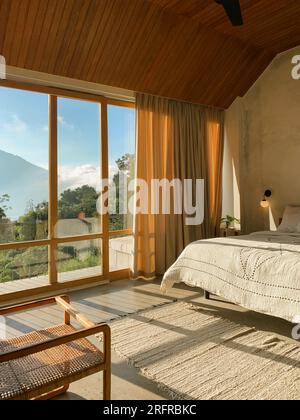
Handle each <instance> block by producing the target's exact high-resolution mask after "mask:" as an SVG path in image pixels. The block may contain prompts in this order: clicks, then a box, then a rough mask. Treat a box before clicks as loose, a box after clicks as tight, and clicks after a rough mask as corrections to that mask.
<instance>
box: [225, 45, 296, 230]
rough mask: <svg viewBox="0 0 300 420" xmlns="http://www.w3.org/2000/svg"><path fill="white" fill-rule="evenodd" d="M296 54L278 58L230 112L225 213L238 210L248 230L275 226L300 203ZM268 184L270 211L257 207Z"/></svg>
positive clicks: (227, 128) (228, 120) (228, 113)
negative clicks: (287, 210)
mask: <svg viewBox="0 0 300 420" xmlns="http://www.w3.org/2000/svg"><path fill="white" fill-rule="evenodd" d="M296 54H300V47H299V48H296V49H293V50H290V51H288V52H286V53H284V54H281V55H279V56H278V57H276V58H275V59H274V61H273V62H272V63H271V65H270V66H269V67H268V69H267V70H266V71H265V72H264V74H263V75H262V76H261V77H260V79H259V80H258V81H257V82H256V83H255V85H254V86H253V87H252V88H251V89H250V90H249V91H248V93H247V94H246V95H245V96H244V97H243V98H238V99H237V100H236V101H235V102H234V104H233V105H232V106H231V107H230V108H229V109H228V110H227V111H226V148H227V153H226V154H225V163H224V177H225V181H224V208H223V212H225V213H226V209H227V208H228V209H229V208H231V209H233V211H234V213H235V215H236V216H237V215H238V212H239V211H240V212H241V219H242V229H243V231H244V232H247V233H248V232H251V231H256V230H264V229H270V228H275V225H276V224H278V221H279V218H280V217H281V216H282V214H283V210H284V207H285V206H286V205H288V204H299V205H300V80H299V81H295V80H294V79H293V78H292V77H291V70H292V68H293V65H292V64H291V61H292V57H293V56H294V55H296ZM226 148H225V150H226ZM228 150H229V152H228ZM228 159H229V160H228ZM232 163H233V164H232ZM233 165H234V166H235V168H236V172H237V182H235V180H234V174H233V170H232V166H233ZM230 168H231V169H230ZM235 184H237V185H238V188H234V185H235ZM268 188H270V189H271V190H272V191H273V197H272V199H271V201H270V204H271V208H270V210H268V209H262V208H261V207H260V205H259V204H260V200H261V199H262V195H263V192H264V191H265V190H266V189H268ZM239 195H240V197H239Z"/></svg>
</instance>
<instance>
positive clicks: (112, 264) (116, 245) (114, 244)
mask: <svg viewBox="0 0 300 420" xmlns="http://www.w3.org/2000/svg"><path fill="white" fill-rule="evenodd" d="M132 262H133V236H118V237H114V238H110V240H109V271H118V270H123V269H126V268H131V267H132Z"/></svg>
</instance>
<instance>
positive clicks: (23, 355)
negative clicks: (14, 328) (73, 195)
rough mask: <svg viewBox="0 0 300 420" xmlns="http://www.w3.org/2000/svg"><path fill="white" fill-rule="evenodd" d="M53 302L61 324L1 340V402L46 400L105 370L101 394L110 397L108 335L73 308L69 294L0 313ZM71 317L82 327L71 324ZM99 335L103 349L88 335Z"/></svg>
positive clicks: (0, 313)
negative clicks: (59, 310)
mask: <svg viewBox="0 0 300 420" xmlns="http://www.w3.org/2000/svg"><path fill="white" fill-rule="evenodd" d="M55 303H57V304H58V305H60V306H61V307H62V308H63V310H64V324H62V325H58V326H55V327H52V328H47V329H44V330H41V331H35V332H32V333H29V334H26V335H23V336H21V337H17V338H12V339H9V340H4V341H0V401H1V400H46V399H50V398H53V397H55V396H57V395H60V394H62V393H65V392H66V391H67V390H68V388H69V384H70V383H72V382H75V381H78V380H80V379H82V378H85V377H87V376H89V375H92V374H94V373H96V372H100V371H103V398H104V399H105V400H109V399H110V388H111V335H110V328H109V326H108V325H107V324H100V325H96V324H94V323H93V322H91V321H89V320H88V319H87V318H86V317H85V316H84V315H82V314H80V313H78V312H77V311H76V310H74V309H73V308H72V307H71V306H70V303H69V298H68V297H67V296H60V297H56V298H51V299H44V300H41V301H36V302H31V303H27V304H23V305H19V306H14V307H10V308H6V309H0V316H4V315H9V314H12V313H15V312H21V311H26V310H29V309H34V308H38V307H41V306H45V305H51V304H55ZM71 316H72V317H73V318H75V319H76V321H77V322H78V323H79V324H80V325H81V326H82V327H83V328H82V329H80V330H76V329H75V328H74V327H73V326H71ZM95 334H103V336H104V343H103V352H102V351H100V350H99V349H98V348H97V347H95V346H94V345H93V344H92V343H90V341H88V340H87V339H86V337H89V336H92V335H95Z"/></svg>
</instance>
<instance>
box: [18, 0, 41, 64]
mask: <svg viewBox="0 0 300 420" xmlns="http://www.w3.org/2000/svg"><path fill="white" fill-rule="evenodd" d="M38 9H39V0H30V7H29V8H28V13H27V16H26V21H25V30H24V33H23V41H22V47H21V49H20V51H19V54H18V61H17V66H18V67H21V68H27V67H26V57H27V53H28V51H29V49H30V48H31V38H32V31H33V28H34V25H35V21H36V16H37V13H38Z"/></svg>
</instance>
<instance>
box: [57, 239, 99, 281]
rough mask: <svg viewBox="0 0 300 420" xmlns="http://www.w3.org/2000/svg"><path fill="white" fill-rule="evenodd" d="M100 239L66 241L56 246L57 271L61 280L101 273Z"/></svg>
mask: <svg viewBox="0 0 300 420" xmlns="http://www.w3.org/2000/svg"><path fill="white" fill-rule="evenodd" d="M101 242H102V241H101V239H98V240H87V241H78V242H68V243H64V244H62V245H59V246H58V250H57V260H56V262H57V271H58V279H59V281H62V282H67V281H72V280H77V279H84V278H88V277H95V276H101V275H102V243H101Z"/></svg>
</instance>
